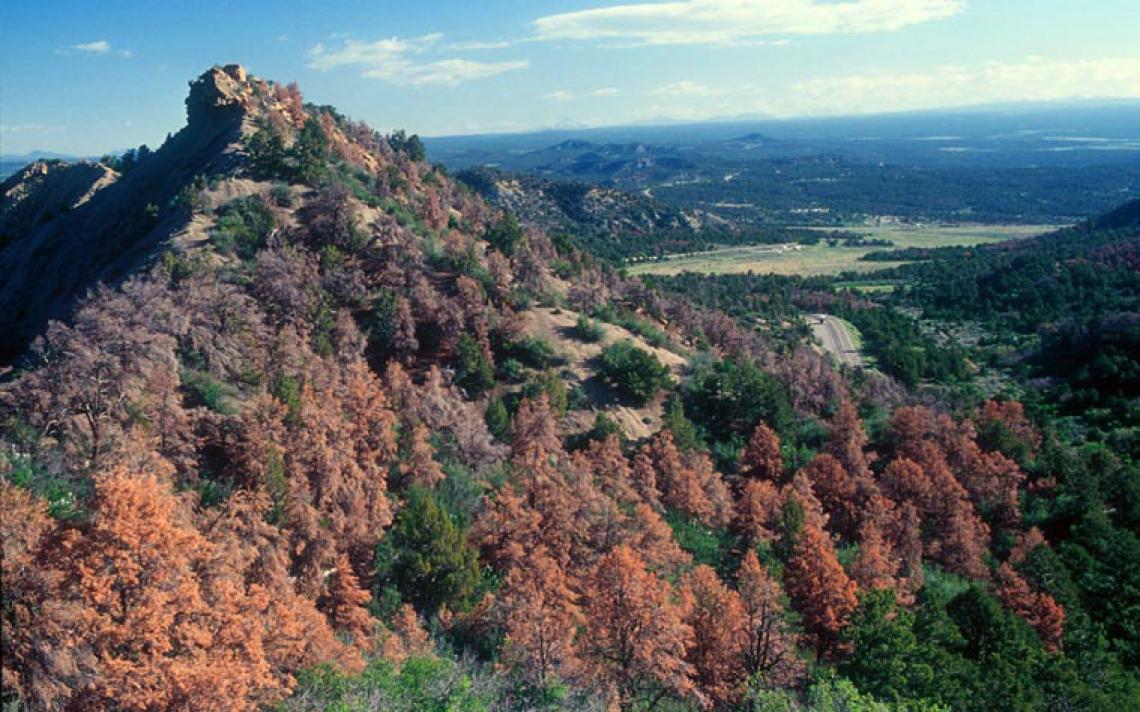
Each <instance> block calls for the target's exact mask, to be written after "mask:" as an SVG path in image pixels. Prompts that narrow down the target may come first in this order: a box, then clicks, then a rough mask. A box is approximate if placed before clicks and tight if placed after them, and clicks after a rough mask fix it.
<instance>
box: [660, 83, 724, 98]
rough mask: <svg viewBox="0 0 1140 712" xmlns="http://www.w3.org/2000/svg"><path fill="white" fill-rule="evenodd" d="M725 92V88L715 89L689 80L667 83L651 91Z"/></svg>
mask: <svg viewBox="0 0 1140 712" xmlns="http://www.w3.org/2000/svg"><path fill="white" fill-rule="evenodd" d="M724 93H725V91H724V90H723V89H713V88H711V87H707V86H705V85H704V84H698V83H697V82H691V81H689V80H683V81H679V82H673V83H672V84H666V85H665V86H663V87H658V88H657V89H654V90H653V91H651V92H649V94H650V95H651V96H721V95H723V94H724Z"/></svg>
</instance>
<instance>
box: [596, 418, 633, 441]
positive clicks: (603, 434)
mask: <svg viewBox="0 0 1140 712" xmlns="http://www.w3.org/2000/svg"><path fill="white" fill-rule="evenodd" d="M611 435H617V436H618V437H622V438H624V437H625V433H624V432H622V429H621V426H620V425H618V423H617V421H616V420H614V419H613V418H611V417H610V416H608V415H606V414H605V413H598V414H597V415H596V416H594V426H593V427H592V428H590V432H589V433H588V434H587V437H589V438H590V439H591V440H605V439H606V438H608V437H609V436H611Z"/></svg>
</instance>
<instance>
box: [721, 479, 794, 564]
mask: <svg viewBox="0 0 1140 712" xmlns="http://www.w3.org/2000/svg"><path fill="white" fill-rule="evenodd" d="M783 507H784V498H783V496H782V495H781V494H780V491H779V490H778V489H776V487H775V485H773V484H772V483H771V482H769V481H766V480H748V481H746V482H745V483H744V488H743V490H742V491H741V493H740V499H738V500H737V501H736V515H735V516H734V517H733V520H732V530H733V531H734V532H735V533H736V535H737V536H739V537H740V538H741V539H742V540H743V542H744V544H745V546H746V547H748V548H751V547H752V546H754V545H755V544H756V543H757V542H762V541H763V542H768V541H772V540H774V539H775V538H776V532H775V530H774V527H775V524H776V522H777V521H778V520H779V517H780V512H781V510H782V509H783Z"/></svg>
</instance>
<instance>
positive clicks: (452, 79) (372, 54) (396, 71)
mask: <svg viewBox="0 0 1140 712" xmlns="http://www.w3.org/2000/svg"><path fill="white" fill-rule="evenodd" d="M442 37H443V35H441V34H439V33H433V34H429V35H424V36H422V37H414V38H401V37H390V38H388V39H383V40H377V41H375V42H361V41H359V40H353V39H349V40H345V42H344V44H343V45H342V46H341V47H340V49H336V50H329V49H327V48H326V47H325V46H324V45H323V44H317V45H315V46H313V47H312V48H311V49H310V50H309V67H311V68H312V69H317V70H320V71H327V70H329V69H333V68H335V67H345V66H359V67H363V72H362V74H361V76H364V77H368V78H370V79H381V80H384V81H386V82H389V83H391V84H399V85H408V86H424V85H429V84H436V85H440V84H442V85H448V86H454V85H456V84H459V83H460V82H464V81H468V80H471V79H483V78H486V77H493V76H495V75H497V74H503V73H504V72H512V71H515V70H519V69H525V68H526V67H527V66H529V62H528V61H527V60H525V59H524V60H511V61H503V62H477V61H474V60H470V59H461V58H457V57H446V58H439V59H435V58H430V57H429V58H425V55H431V54H434V53H436V52H437V50H436V47H437V46H438V43H439V40H440V39H442Z"/></svg>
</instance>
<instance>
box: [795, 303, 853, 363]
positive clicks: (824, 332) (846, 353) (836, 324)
mask: <svg viewBox="0 0 1140 712" xmlns="http://www.w3.org/2000/svg"><path fill="white" fill-rule="evenodd" d="M808 323H809V324H811V331H812V334H813V335H815V338H816V339H817V340H818V341H819V343H820V344H821V345H822V346H823V348H824V350H825V351H827V352H828V353H830V354H831V355H832V356H834V357H835V359H836V360H837V361H839V363H841V364H843V365H845V366H862V365H863V356H862V355H861V354H860V353H859V349H858V347H856V346H855V341H854V339H852V338H851V332H850V331H848V330H847V327H846V326H844V324H843V321H842V320H841V319H839V318H838V317H834V316H831V315H829V314H810V315H808Z"/></svg>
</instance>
